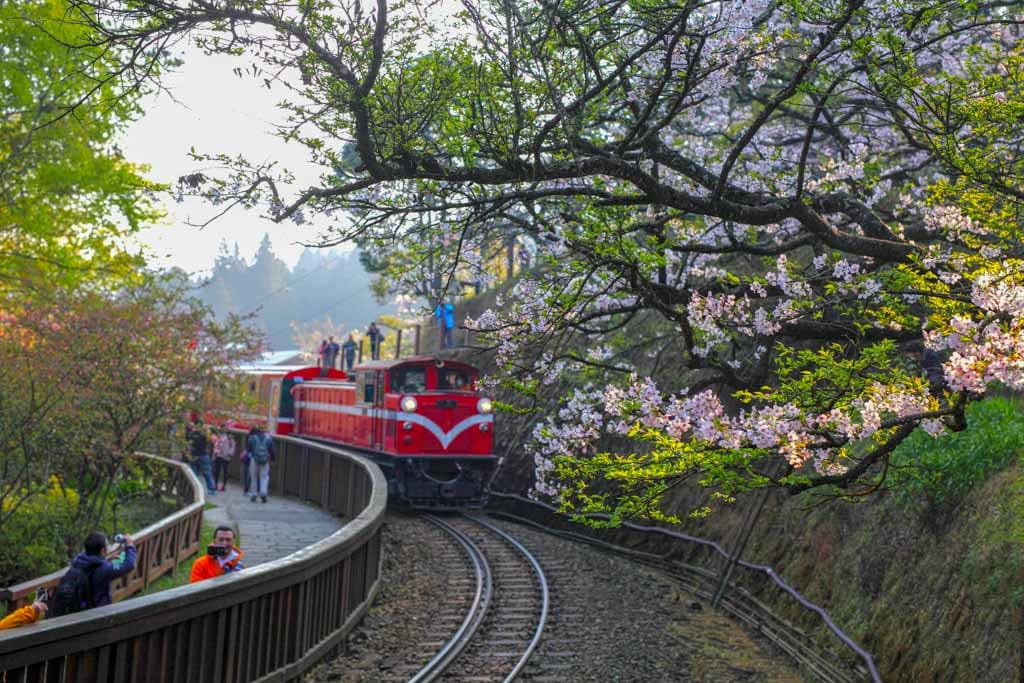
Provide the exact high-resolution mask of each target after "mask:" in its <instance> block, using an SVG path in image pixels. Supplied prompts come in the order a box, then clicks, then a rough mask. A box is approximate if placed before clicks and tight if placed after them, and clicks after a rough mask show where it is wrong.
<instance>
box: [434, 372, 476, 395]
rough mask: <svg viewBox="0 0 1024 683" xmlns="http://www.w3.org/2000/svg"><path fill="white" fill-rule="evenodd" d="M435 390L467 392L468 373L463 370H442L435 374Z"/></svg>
mask: <svg viewBox="0 0 1024 683" xmlns="http://www.w3.org/2000/svg"><path fill="white" fill-rule="evenodd" d="M437 388H438V389H446V390H449V391H468V390H469V373H467V372H466V371H465V370H456V369H453V368H443V369H441V370H438V373H437Z"/></svg>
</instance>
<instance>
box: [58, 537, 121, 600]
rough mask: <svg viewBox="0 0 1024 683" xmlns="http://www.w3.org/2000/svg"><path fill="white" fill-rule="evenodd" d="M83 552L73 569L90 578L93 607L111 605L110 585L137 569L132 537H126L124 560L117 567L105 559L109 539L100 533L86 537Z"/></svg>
mask: <svg viewBox="0 0 1024 683" xmlns="http://www.w3.org/2000/svg"><path fill="white" fill-rule="evenodd" d="M82 545H83V551H82V552H80V553H78V557H76V558H75V559H74V560H72V562H71V566H72V567H78V568H79V569H81V570H82V571H84V572H85V573H86V574H87V575H88V576H89V582H90V583H91V585H92V604H91V607H102V606H103V605H109V604H110V603H111V599H110V583H111V581H113V580H114V579H119V578H121V577H122V576H124V575H125V574H129V573H131V571H132V570H133V569H135V556H136V551H135V543H134V542H133V541H132V539H131V536H125V537H124V546H125V548H124V560H123V561H122V562H121V564H120V565H119V566H117V567H115V566H114V564H113V563H111V562H110V560H108V559H106V558H105V557H103V554H104V553H105V552H106V550H107V537H106V536H105V535H104V534H102V533H101V532H99V531H94V532H92V533H91V534H89V535H88V536H86V537H85V543H83V544H82Z"/></svg>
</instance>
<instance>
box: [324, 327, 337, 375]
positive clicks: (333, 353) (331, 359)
mask: <svg viewBox="0 0 1024 683" xmlns="http://www.w3.org/2000/svg"><path fill="white" fill-rule="evenodd" d="M329 339H330V341H328V342H327V348H326V349H324V364H323V367H321V368H320V375H321V376H322V377H326V376H327V374H328V371H330V370H333V369H334V364H335V363H336V362H337V360H338V352H339V351H340V350H341V348H340V347H339V346H338V342H336V341H334V337H330V338H329Z"/></svg>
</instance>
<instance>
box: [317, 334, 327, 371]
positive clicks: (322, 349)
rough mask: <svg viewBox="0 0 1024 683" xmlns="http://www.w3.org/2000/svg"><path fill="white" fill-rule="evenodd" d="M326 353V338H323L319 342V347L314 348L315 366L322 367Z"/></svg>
mask: <svg viewBox="0 0 1024 683" xmlns="http://www.w3.org/2000/svg"><path fill="white" fill-rule="evenodd" d="M325 355H327V340H326V339H324V340H322V341H321V342H320V348H319V349H317V350H316V366H317V367H318V368H320V369H321V370H323V367H324V356H325Z"/></svg>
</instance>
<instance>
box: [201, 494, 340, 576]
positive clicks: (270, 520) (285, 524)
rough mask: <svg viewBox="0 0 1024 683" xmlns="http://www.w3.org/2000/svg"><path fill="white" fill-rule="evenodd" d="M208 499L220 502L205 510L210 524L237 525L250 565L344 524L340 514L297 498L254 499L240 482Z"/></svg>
mask: <svg viewBox="0 0 1024 683" xmlns="http://www.w3.org/2000/svg"><path fill="white" fill-rule="evenodd" d="M206 502H207V503H210V504H213V505H216V506H217V507H214V508H210V509H207V510H205V511H204V512H203V517H204V519H205V521H206V523H207V524H210V525H212V526H217V525H218V524H227V525H229V526H236V525H237V528H238V530H239V534H240V536H241V546H240V547H241V548H242V552H243V553H245V557H244V558H243V560H242V561H243V562H244V563H245V566H247V567H252V566H254V565H257V564H261V563H263V562H270V561H271V560H276V559H279V558H282V557H284V556H285V555H290V554H291V553H293V552H295V551H296V550H300V549H302V548H305V547H306V546H307V545H309V544H311V543H314V542H316V541H319V540H320V539H322V538H325V537H327V536H330V535H331V534H332V533H334V532H335V531H337V530H338V529H340V528H341V527H342V523H341V519H340V518H339V517H333V516H331V515H329V514H327V513H326V512H324V511H323V510H321V509H320V508H318V507H316V506H314V505H310V504H307V503H303V502H300V501H298V500H296V499H294V498H282V497H280V496H270V497H268V498H267V502H266V503H261V502H260V500H259V499H258V498H257V499H256V502H255V503H253V502H252V501H250V500H249V497H248V496H246V495H244V494H243V493H242V487H241V486H239V485H237V484H228V489H227V491H218V492H217V495H216V496H208V497H207V498H206Z"/></svg>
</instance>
